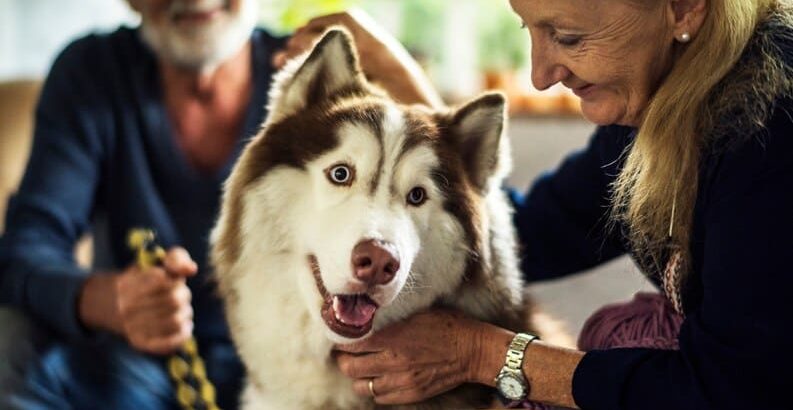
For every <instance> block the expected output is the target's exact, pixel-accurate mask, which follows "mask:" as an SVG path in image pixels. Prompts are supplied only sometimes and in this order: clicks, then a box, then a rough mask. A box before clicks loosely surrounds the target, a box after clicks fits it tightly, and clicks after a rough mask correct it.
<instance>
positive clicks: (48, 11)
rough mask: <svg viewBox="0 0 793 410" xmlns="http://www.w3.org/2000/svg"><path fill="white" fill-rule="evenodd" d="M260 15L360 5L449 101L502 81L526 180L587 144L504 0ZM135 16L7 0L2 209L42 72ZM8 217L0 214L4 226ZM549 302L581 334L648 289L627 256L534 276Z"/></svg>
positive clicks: (371, 3)
mask: <svg viewBox="0 0 793 410" xmlns="http://www.w3.org/2000/svg"><path fill="white" fill-rule="evenodd" d="M259 2H260V7H261V12H260V16H261V25H262V26H264V27H266V28H268V29H270V30H272V31H274V32H277V33H281V34H288V33H289V32H290V31H291V30H293V29H294V28H296V27H299V26H300V25H301V24H303V23H305V22H306V21H307V20H308V19H309V18H311V17H313V16H316V15H320V14H326V13H333V12H338V11H342V10H345V9H347V8H350V7H357V8H361V9H363V10H365V11H366V12H368V13H369V14H370V15H371V16H372V17H373V18H374V19H375V20H376V21H378V22H379V23H380V24H381V25H382V26H383V27H385V28H386V29H387V30H388V31H390V32H391V33H392V34H394V35H395V36H396V37H397V38H399V39H400V40H401V41H402V42H403V44H405V46H406V47H407V48H408V50H409V51H410V52H411V53H412V54H413V55H414V56H415V57H416V58H417V59H418V60H419V61H420V62H421V64H422V66H423V67H424V68H425V70H426V71H427V72H428V74H429V76H430V78H431V80H432V81H433V83H434V84H435V85H436V87H437V88H438V90H439V91H440V92H441V94H442V95H443V96H444V98H445V99H446V101H448V102H456V101H459V100H461V99H465V98H468V97H470V96H473V95H475V94H477V93H479V92H481V91H483V90H487V89H499V90H502V91H503V92H504V93H506V94H507V96H508V98H509V100H510V107H511V113H512V117H511V118H512V119H511V120H510V137H511V140H512V143H513V155H514V157H515V158H514V159H515V160H514V163H515V167H514V168H515V169H514V172H513V174H512V176H511V177H510V181H509V182H510V183H511V184H513V185H514V186H517V187H520V188H521V189H527V188H528V187H529V185H530V183H531V181H532V180H533V179H534V178H536V176H537V175H539V174H540V173H541V172H543V171H545V170H550V169H552V168H553V167H554V166H555V165H556V164H558V163H559V161H560V160H561V158H563V157H564V156H565V155H566V154H568V153H570V152H572V151H574V150H575V149H577V148H580V147H582V146H583V145H584V144H586V142H587V139H588V136H589V134H590V133H591V132H592V131H593V130H594V126H593V125H592V124H590V123H588V122H586V121H585V120H584V119H583V118H581V116H580V112H579V106H578V101H577V97H575V96H574V95H572V94H571V93H570V92H569V91H568V90H567V89H565V88H563V87H561V86H556V87H554V88H552V89H550V90H546V91H543V92H541V93H540V92H538V91H537V90H536V89H534V88H533V87H532V86H531V81H530V71H531V63H530V61H529V56H530V53H531V50H530V44H529V40H528V34H527V32H526V31H525V30H522V29H521V28H520V20H519V19H518V18H517V17H516V16H515V15H514V14H513V13H512V11H511V9H510V7H509V3H508V1H507V0H465V1H451V0H259ZM137 21H138V17H137V16H136V15H135V13H133V12H132V11H131V10H130V9H129V7H128V6H127V3H126V2H125V1H124V0H69V1H68V2H63V1H59V0H0V212H2V214H3V215H4V214H5V212H4V209H5V202H6V199H7V195H8V194H9V193H10V192H13V191H14V190H15V187H16V184H17V183H18V180H19V177H20V176H21V172H22V169H23V168H24V164H25V162H26V158H27V153H28V150H29V145H30V121H31V115H32V106H33V104H34V103H35V99H36V96H37V92H38V87H39V84H40V81H41V80H42V79H43V78H44V76H46V73H47V70H48V69H49V66H50V64H51V63H52V61H53V59H54V57H55V56H56V55H57V53H58V52H59V51H60V50H61V49H62V48H63V47H64V46H65V45H66V44H68V43H69V42H70V41H72V40H73V39H75V38H77V37H78V36H82V35H85V34H88V33H90V32H96V31H111V30H114V29H115V28H116V27H118V26H119V25H122V24H125V25H130V26H134V25H136V24H137ZM1 229H2V222H1V221H0V230H1ZM532 287H533V292H534V295H535V296H536V298H537V299H538V301H539V302H540V304H541V305H542V307H543V309H544V310H546V311H548V312H549V313H550V314H551V315H553V316H555V317H557V318H559V319H562V320H563V322H564V324H565V326H566V327H567V329H568V330H569V331H570V332H571V333H572V334H573V335H576V334H577V333H578V331H579V330H580V328H581V325H582V324H583V321H584V320H585V318H586V317H587V316H588V315H589V314H591V313H592V312H593V311H594V310H595V309H596V308H597V307H599V306H601V305H603V304H605V303H608V302H611V301H616V300H624V299H627V298H629V297H630V296H631V295H632V294H633V293H635V292H636V291H638V290H641V289H648V288H649V285H648V284H647V282H646V280H645V279H644V278H643V277H642V276H641V275H640V274H639V273H638V271H637V269H636V268H635V267H634V265H633V263H632V262H631V261H630V260H629V259H627V258H620V259H618V260H616V261H612V262H610V263H608V264H606V265H605V266H602V267H600V268H598V269H595V270H593V271H591V272H583V273H581V274H579V275H576V276H574V277H571V278H569V279H564V280H559V281H553V282H547V283H541V284H536V285H533V286H532Z"/></svg>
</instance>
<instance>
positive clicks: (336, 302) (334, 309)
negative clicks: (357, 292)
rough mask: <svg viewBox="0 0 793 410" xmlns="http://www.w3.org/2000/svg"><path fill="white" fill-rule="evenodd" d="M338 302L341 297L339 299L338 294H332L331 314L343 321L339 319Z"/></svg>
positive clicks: (339, 302) (339, 319)
mask: <svg viewBox="0 0 793 410" xmlns="http://www.w3.org/2000/svg"><path fill="white" fill-rule="evenodd" d="M340 304H341V299H339V297H338V296H334V297H333V314H334V315H336V320H338V321H340V322H342V323H344V321H343V320H341V316H340V315H339V307H340V306H339V305H340Z"/></svg>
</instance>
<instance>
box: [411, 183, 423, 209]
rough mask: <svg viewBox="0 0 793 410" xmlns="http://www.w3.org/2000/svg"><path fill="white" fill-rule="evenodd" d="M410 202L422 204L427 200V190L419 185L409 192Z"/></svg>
mask: <svg viewBox="0 0 793 410" xmlns="http://www.w3.org/2000/svg"><path fill="white" fill-rule="evenodd" d="M407 199H408V203H409V204H410V205H413V206H420V205H421V204H423V203H424V202H426V201H427V191H425V190H424V188H422V187H420V186H417V187H415V188H413V189H411V190H410V192H408V198H407Z"/></svg>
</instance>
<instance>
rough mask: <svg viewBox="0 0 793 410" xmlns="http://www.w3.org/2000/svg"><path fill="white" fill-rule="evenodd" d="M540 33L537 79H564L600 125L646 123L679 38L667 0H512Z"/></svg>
mask: <svg viewBox="0 0 793 410" xmlns="http://www.w3.org/2000/svg"><path fill="white" fill-rule="evenodd" d="M510 3H511V4H512V8H513V9H514V10H515V12H516V13H517V14H518V15H519V16H520V17H521V18H522V19H523V21H524V23H525V24H526V26H527V28H528V30H529V34H530V35H531V40H532V56H531V60H532V82H533V83H534V86H535V87H536V88H537V89H538V90H544V89H546V88H548V87H550V86H552V85H553V84H556V83H558V82H561V83H562V84H564V86H566V87H568V88H570V89H571V90H572V91H573V92H574V93H575V94H576V95H578V96H579V97H581V108H582V111H583V113H584V116H585V117H586V118H587V119H588V120H590V121H592V122H594V123H596V124H599V125H608V124H621V125H628V126H638V125H639V124H640V122H641V118H642V115H643V112H644V110H645V108H646V107H647V105H648V102H649V100H650V98H651V97H652V95H653V93H654V91H655V90H656V88H657V87H658V84H659V83H660V82H661V81H662V79H663V77H664V76H665V74H666V73H667V72H668V71H669V70H670V67H671V65H672V47H673V42H674V37H673V33H672V27H671V26H670V23H669V16H668V15H667V13H668V11H667V8H666V7H664V6H665V5H664V4H663V3H666V2H663V1H655V2H647V3H655V4H657V5H650V6H647V7H644V6H637V5H635V4H632V3H631V2H630V1H628V0H510Z"/></svg>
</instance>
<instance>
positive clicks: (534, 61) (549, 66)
mask: <svg viewBox="0 0 793 410" xmlns="http://www.w3.org/2000/svg"><path fill="white" fill-rule="evenodd" d="M570 75H571V72H570V70H569V69H568V68H567V67H565V66H564V65H563V64H562V63H561V62H560V61H559V59H558V58H557V57H556V56H555V55H554V53H552V52H547V51H546V50H545V48H544V47H543V46H542V45H538V46H534V47H532V50H531V82H532V84H533V85H534V88H536V89H538V90H540V91H542V90H545V89H547V88H550V87H551V86H552V85H554V84H556V83H558V82H561V81H562V80H564V79H566V78H567V77H569V76H570Z"/></svg>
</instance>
